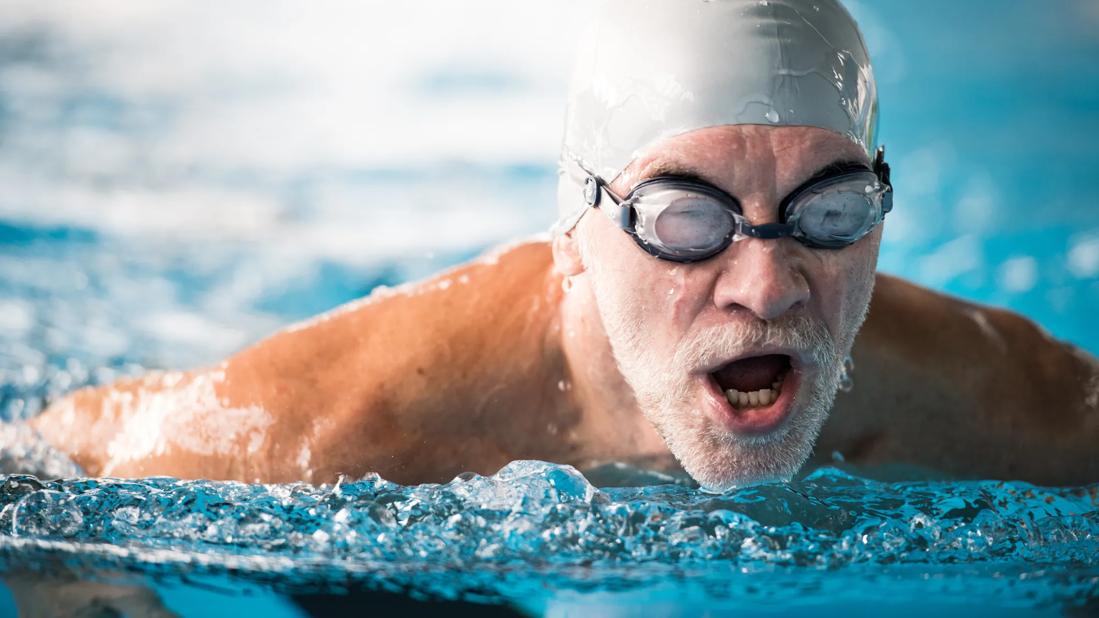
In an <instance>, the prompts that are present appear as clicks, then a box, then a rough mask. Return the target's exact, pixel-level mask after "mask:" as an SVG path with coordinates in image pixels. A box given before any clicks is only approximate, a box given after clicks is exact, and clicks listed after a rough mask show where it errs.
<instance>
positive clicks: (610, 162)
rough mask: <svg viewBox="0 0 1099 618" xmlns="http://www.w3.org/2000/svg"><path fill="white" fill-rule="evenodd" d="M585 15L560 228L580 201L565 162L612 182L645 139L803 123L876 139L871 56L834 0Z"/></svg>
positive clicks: (631, 3)
mask: <svg viewBox="0 0 1099 618" xmlns="http://www.w3.org/2000/svg"><path fill="white" fill-rule="evenodd" d="M584 17H585V18H587V19H588V28H587V31H586V32H585V34H584V35H583V37H582V39H581V43H580V47H579V50H578V53H577V57H576V66H575V70H574V73H573V76H572V85H571V87H570V90H569V104H568V111H567V113H566V116H565V138H564V143H563V145H562V148H561V178H560V183H559V185H558V209H559V214H560V216H561V218H562V220H561V222H560V223H559V227H560V224H566V227H571V224H568V223H567V220H569V219H572V220H573V221H575V218H576V215H578V214H579V213H582V212H583V208H584V207H585V202H584V200H583V198H582V187H583V178H579V179H578V178H576V177H575V173H574V172H570V169H575V168H576V167H577V165H576V164H578V165H579V167H580V168H582V169H583V170H584V171H585V172H589V173H594V174H597V175H599V176H600V177H602V178H603V179H605V180H607V181H611V180H613V179H614V178H615V177H616V176H617V175H618V174H619V173H620V172H621V171H622V170H623V169H624V168H625V167H626V165H627V164H628V163H629V162H630V161H631V160H632V159H633V158H634V157H635V156H636V155H637V154H638V153H639V152H641V151H642V150H643V149H645V148H646V147H648V146H650V145H652V144H654V143H656V142H658V141H660V140H662V139H665V138H668V137H671V136H674V135H679V134H682V133H687V132H689V131H693V130H696V129H702V128H705V127H712V126H719V125H730V124H759V125H776V126H812V127H820V128H824V129H828V130H831V131H835V132H836V133H839V134H842V135H845V136H847V137H848V138H850V139H851V140H853V141H854V142H856V143H857V144H859V145H860V146H862V147H863V148H864V149H865V150H866V151H867V154H868V155H870V154H871V152H872V150H873V148H874V146H875V144H874V138H875V136H874V133H875V129H876V124H877V88H876V86H875V84H874V74H873V72H872V70H871V67H870V57H869V54H868V53H867V51H866V44H865V43H864V42H863V39H862V35H861V34H860V33H859V29H858V26H857V25H856V24H855V21H854V19H852V18H851V15H850V14H848V12H847V10H846V9H844V8H843V6H842V5H841V4H840V3H839V2H838V0H603V1H602V2H599V3H598V4H597V5H596V6H595V7H594V10H593V11H592V12H590V13H588V14H586V15H585V16H584Z"/></svg>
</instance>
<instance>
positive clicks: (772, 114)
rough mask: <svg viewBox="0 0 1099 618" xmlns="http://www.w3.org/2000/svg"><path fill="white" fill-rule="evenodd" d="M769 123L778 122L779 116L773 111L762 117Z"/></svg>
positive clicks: (768, 111)
mask: <svg viewBox="0 0 1099 618" xmlns="http://www.w3.org/2000/svg"><path fill="white" fill-rule="evenodd" d="M763 116H764V117H765V118H766V119H767V120H768V121H769V122H778V121H779V115H778V112H776V111H775V110H773V109H771V110H767V113H766V114H764V115H763Z"/></svg>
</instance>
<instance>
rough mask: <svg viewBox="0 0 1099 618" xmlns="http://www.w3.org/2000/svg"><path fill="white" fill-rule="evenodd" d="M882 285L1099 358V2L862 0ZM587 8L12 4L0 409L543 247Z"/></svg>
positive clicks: (202, 352)
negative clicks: (925, 295) (900, 286)
mask: <svg viewBox="0 0 1099 618" xmlns="http://www.w3.org/2000/svg"><path fill="white" fill-rule="evenodd" d="M847 5H848V7H849V8H850V9H851V11H852V12H853V13H854V14H855V16H856V18H857V19H858V20H859V22H860V24H861V26H862V28H863V31H864V34H865V36H866V39H867V43H868V46H869V47H870V50H871V54H872V56H873V58H874V62H875V70H876V73H877V76H878V84H879V92H880V97H881V126H880V135H881V141H882V142H883V143H884V144H886V145H887V146H888V153H889V157H890V160H891V162H892V164H893V169H894V181H895V185H896V191H897V193H896V209H895V211H894V212H893V214H891V215H890V217H889V219H888V220H887V223H886V233H885V238H886V240H885V243H884V246H883V250H882V255H881V262H880V266H881V269H882V270H884V271H887V272H890V273H895V274H898V275H901V276H904V277H907V278H910V279H912V280H914V281H917V282H919V283H921V284H924V285H927V286H930V287H932V288H935V289H939V290H943V291H946V292H949V293H952V294H957V295H960V296H963V297H965V298H968V299H971V300H974V301H978V302H982V303H991V304H995V305H999V306H1005V307H1009V308H1012V309H1015V310H1017V311H1020V312H1022V313H1024V314H1026V315H1028V316H1030V317H1032V318H1034V319H1035V320H1037V321H1039V322H1040V323H1041V324H1043V325H1044V326H1045V327H1046V328H1047V329H1048V330H1050V331H1051V332H1052V333H1053V334H1054V335H1055V336H1057V337H1061V338H1066V339H1069V340H1072V341H1074V342H1076V343H1078V344H1080V345H1081V346H1083V347H1085V348H1087V349H1089V350H1091V351H1092V352H1099V328H1096V327H1095V326H1094V325H1093V321H1094V320H1095V319H1096V314H1097V313H1099V311H1097V309H1099V203H1097V198H1096V196H1097V195H1099V174H1097V170H1099V166H1097V163H1099V145H1097V144H1096V139H1097V138H1099V63H1097V62H1096V58H1099V2H1096V1H1095V0H1059V1H1058V2H1048V3H1040V2H1031V1H1029V0H1014V1H1010V0H966V1H965V2H957V1H955V0H925V1H923V2H919V3H915V2H911V1H910V0H889V1H886V0H874V1H873V2H869V1H860V2H847ZM583 16H584V2H583V1H582V0H555V1H554V2H545V3H532V2H515V1H514V0H465V1H463V2H454V1H453V0H433V1H420V2H415V3H407V2H384V3H383V2H377V1H354V2H352V1H346V2H342V1H336V0H324V1H314V2H309V3H305V2H293V3H291V2H278V1H274V2H273V1H270V0H264V1H262V2H261V1H259V0H245V1H239V2H233V3H222V2H213V1H204V0H186V1H184V0H163V1H159V2H155V3H152V2H128V1H125V2H124V1H118V2H108V1H104V0H91V1H88V0H84V1H80V2H77V1H67V2H49V3H43V2H39V1H36V0H0V418H4V417H8V418H10V417H20V416H27V415H30V414H33V413H34V412H36V411H37V409H38V407H39V406H40V396H41V394H43V393H45V392H48V391H56V390H65V389H68V388H71V387H72V386H73V385H75V384H79V383H84V382H87V381H95V380H104V379H110V378H111V377H112V375H114V372H117V371H129V370H135V368H136V367H137V366H152V367H165V366H188V365H195V364H199V363H205V362H210V361H213V360H216V359H218V358H220V357H221V356H223V355H225V354H228V353H230V352H232V351H234V350H236V349H239V348H240V347H241V346H244V345H246V344H248V343H249V342H251V341H254V340H256V339H258V338H260V337H262V336H263V335H265V334H267V333H269V332H271V331H272V330H274V329H277V328H278V327H280V326H282V325H285V324H287V323H290V322H292V321H294V320H297V319H300V318H303V317H306V316H309V315H311V314H314V313H316V312H319V311H323V310H326V309H329V308H331V307H333V306H336V305H338V304H340V303H342V302H345V301H347V300H350V299H353V298H356V297H359V296H362V295H363V294H366V293H367V292H369V290H370V289H371V288H373V287H374V286H376V285H378V284H383V283H384V284H393V283H399V282H401V281H404V280H408V279H410V278H416V277H420V276H423V275H426V274H428V273H430V272H432V271H434V270H437V269H439V268H442V267H445V266H448V265H451V264H453V263H456V262H458V261H461V260H465V259H467V258H470V257H472V256H474V255H476V254H478V253H479V252H481V251H483V250H484V249H485V248H487V247H489V246H491V245H494V244H496V243H499V242H503V241H507V240H509V239H514V238H517V237H522V236H526V235H530V234H533V233H537V232H540V231H544V230H546V229H547V228H548V226H549V225H550V223H551V222H552V221H553V218H554V212H555V209H554V194H553V192H554V188H555V175H554V173H555V161H556V157H557V148H558V145H559V139H560V131H561V123H562V119H563V110H564V103H565V88H566V83H567V78H568V72H569V64H570V62H571V53H572V52H571V46H572V44H573V42H574V40H575V38H576V29H577V28H578V27H580V25H581V24H582V21H583Z"/></svg>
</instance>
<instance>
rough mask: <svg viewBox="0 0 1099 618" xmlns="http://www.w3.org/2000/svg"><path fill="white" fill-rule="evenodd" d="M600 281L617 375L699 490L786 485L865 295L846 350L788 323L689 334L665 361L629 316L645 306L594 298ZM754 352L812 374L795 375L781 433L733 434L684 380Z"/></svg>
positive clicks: (800, 323) (827, 404) (812, 434)
mask: <svg viewBox="0 0 1099 618" xmlns="http://www.w3.org/2000/svg"><path fill="white" fill-rule="evenodd" d="M599 279H600V278H599V277H592V291H593V292H594V295H595V301H596V306H597V308H598V310H599V313H600V317H601V319H602V322H603V326H604V329H605V332H606V334H607V338H608V340H609V342H610V346H611V350H612V353H613V355H614V359H615V362H616V364H617V365H618V369H619V372H620V373H621V374H622V376H623V378H624V380H625V381H626V383H627V384H628V385H629V386H630V388H631V389H632V390H633V392H634V395H635V397H636V400H637V403H638V406H639V408H640V409H641V412H642V413H643V414H644V415H645V417H646V418H647V419H648V420H649V422H650V423H652V424H653V426H654V427H655V428H656V430H657V431H658V432H659V433H660V435H661V437H662V438H663V439H664V442H665V443H666V444H667V446H668V449H669V450H670V451H671V452H672V454H673V455H674V456H675V458H676V459H677V460H678V461H679V463H680V465H681V466H683V469H684V470H686V471H687V473H688V474H690V475H691V477H692V478H693V479H694V480H695V481H697V482H698V483H699V484H700V485H701V486H702V488H703V489H705V490H707V491H714V492H723V491H727V490H729V489H731V488H734V487H737V486H743V485H748V484H754V483H760V482H766V481H776V480H779V481H781V480H789V479H790V478H791V477H792V476H793V475H794V474H796V473H797V471H798V470H799V469H800V468H801V466H802V465H803V464H804V463H805V461H806V460H807V459H808V458H809V456H810V455H811V454H812V451H813V445H814V443H815V442H816V439H817V437H818V435H819V433H820V430H821V427H822V426H823V424H824V421H825V420H826V419H827V417H828V413H829V411H830V410H831V409H832V405H833V403H834V402H835V398H836V392H837V390H838V388H839V384H840V378H841V376H842V367H843V359H844V357H845V356H847V354H848V353H849V352H850V349H851V345H852V343H853V341H854V337H855V333H857V332H858V329H859V327H861V325H862V322H863V321H864V320H865V317H866V314H867V310H868V307H869V293H867V295H866V299H865V302H861V303H860V304H856V305H853V306H856V307H862V311H861V312H858V314H857V315H854V316H852V318H851V320H850V322H849V323H848V324H845V325H844V326H845V327H846V328H845V329H844V333H843V335H844V341H843V343H837V342H836V340H835V339H834V338H833V337H832V335H831V334H830V333H829V331H828V329H827V327H826V326H825V325H824V324H823V323H822V322H820V321H818V320H813V319H810V318H808V317H805V316H785V317H782V318H780V319H778V320H774V321H769V322H763V321H758V320H756V321H753V322H744V323H733V324H728V325H722V326H720V327H713V328H709V329H707V330H705V331H702V332H698V333H693V334H691V335H690V336H688V337H687V338H685V339H684V340H683V341H681V342H680V344H679V345H678V346H677V348H676V350H675V352H674V354H673V355H672V357H671V359H668V358H667V355H659V354H654V353H653V351H652V349H651V346H650V345H649V343H648V341H646V340H645V337H644V329H643V328H641V327H640V326H639V325H638V324H636V323H633V321H632V320H631V319H630V318H628V317H627V316H629V315H632V313H631V312H630V311H629V309H630V307H631V305H632V306H633V307H643V304H641V302H643V299H641V298H639V297H638V295H636V294H635V295H631V297H628V298H623V299H621V300H620V301H619V302H616V301H618V300H619V299H615V298H613V297H612V296H609V295H607V294H601V293H600V292H601V291H602V290H600V289H599V287H598V286H599V283H598V280H599ZM871 288H872V285H871ZM852 300H855V301H856V302H857V301H858V300H859V299H852ZM608 305H612V306H613V305H620V307H613V308H612V306H608ZM613 309H624V310H617V311H616V310H613ZM761 346H782V347H789V348H793V349H797V350H801V351H803V353H805V354H806V355H808V357H809V358H810V359H811V360H810V365H811V366H812V368H811V369H810V370H809V371H807V372H806V373H803V374H802V380H801V384H800V386H799V387H798V392H797V393H795V395H794V401H793V405H792V409H791V411H790V416H789V418H788V419H787V420H786V423H785V424H784V425H783V426H782V427H781V428H779V429H777V430H775V431H774V432H772V433H771V434H768V435H765V436H741V435H736V434H733V433H730V432H729V431H728V430H726V429H725V428H723V427H721V426H719V425H718V424H716V423H715V422H714V421H713V420H712V419H711V418H710V417H709V415H708V414H706V412H705V411H703V410H700V409H697V407H696V405H695V402H697V401H699V399H700V397H701V396H702V394H701V393H700V386H699V385H698V383H697V382H694V381H692V380H690V379H689V377H688V373H689V372H690V371H691V370H693V369H695V368H698V367H702V366H709V365H711V364H712V363H713V362H714V361H720V360H721V359H726V358H732V357H736V356H739V355H741V354H743V353H744V352H746V351H748V350H750V349H753V348H758V347H761ZM661 356H663V357H661Z"/></svg>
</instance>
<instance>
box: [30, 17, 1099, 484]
mask: <svg viewBox="0 0 1099 618" xmlns="http://www.w3.org/2000/svg"><path fill="white" fill-rule="evenodd" d="M585 17H586V18H588V19H589V21H590V25H591V31H590V33H589V35H588V36H587V38H586V41H585V43H584V44H583V45H582V46H581V51H580V54H579V56H578V66H577V71H576V74H575V76H574V80H573V86H572V93H571V97H570V107H569V113H568V116H567V120H566V132H565V143H564V148H563V152H562V181H561V186H560V189H559V202H560V204H561V220H560V223H559V224H558V226H556V227H555V230H554V234H553V237H552V240H551V241H549V242H547V241H545V240H535V241H531V242H526V243H521V244H518V245H515V246H511V247H506V248H503V249H500V250H498V251H496V252H494V253H492V254H491V255H489V256H487V257H485V258H482V259H480V260H477V261H475V262H473V263H471V264H468V265H464V266H460V267H457V268H455V269H452V270H450V271H448V272H445V273H442V274H440V275H439V276H437V277H434V278H432V279H430V280H428V281H424V282H419V283H414V284H409V285H406V286H402V287H401V288H398V289H394V290H379V291H376V292H375V293H374V294H372V295H371V296H370V297H368V298H366V299H363V300H361V301H358V302H355V303H352V304H350V305H348V306H345V307H343V308H341V309H338V310H336V311H334V312H332V313H330V314H328V315H325V316H321V317H320V318H317V319H315V320H313V321H311V322H308V323H305V324H301V325H297V326H293V327H291V328H289V329H287V330H285V331H283V332H281V333H278V334H276V335H274V336H272V337H270V338H269V339H267V340H265V341H262V342H260V343H258V344H256V345H255V346H253V347H251V348H249V349H246V350H244V351H242V352H240V353H239V354H237V355H235V356H233V357H232V358H230V359H228V360H226V361H225V362H224V363H222V364H220V365H218V366H216V367H213V368H208V369H200V370H195V371H189V372H182V373H158V374H152V375H149V376H147V377H144V378H140V379H135V380H130V381H124V382H120V383H118V384H115V385H113V386H110V387H106V388H99V389H87V390H83V391H79V392H77V393H74V394H73V395H72V396H70V397H68V398H66V399H64V400H62V401H60V402H57V403H55V404H54V405H52V406H51V407H50V408H49V410H47V411H46V413H44V414H43V415H42V416H40V417H39V418H37V419H35V420H34V421H33V423H32V424H33V427H34V428H36V429H37V431H38V432H39V433H40V434H41V435H42V436H43V437H44V438H45V439H46V440H47V441H49V442H50V443H51V444H53V445H54V446H56V447H58V448H60V449H62V450H64V451H65V452H67V453H69V454H70V455H71V456H72V457H73V458H74V460H75V461H76V462H77V463H79V464H80V465H81V466H83V467H84V469H85V471H86V472H88V473H89V474H95V475H115V476H139V475H151V474H167V475H175V476H181V477H206V478H238V479H242V480H247V481H265V482H270V481H290V480H299V479H304V480H307V481H313V482H322V481H331V480H333V479H334V478H335V477H336V475H337V474H340V473H345V474H348V475H351V476H359V475H362V474H364V473H367V472H370V471H376V472H379V473H380V474H382V476H384V477H386V478H389V479H391V480H395V481H399V482H425V481H444V480H447V479H449V478H451V477H453V476H454V475H455V474H457V473H459V472H462V471H464V470H475V471H478V472H482V473H490V472H493V471H495V470H496V469H497V468H499V467H500V466H502V465H503V464H505V463H507V462H509V461H511V460H514V459H543V460H549V461H556V462H561V463H569V464H574V465H576V466H578V467H581V468H589V467H592V466H595V465H598V464H599V463H602V462H608V461H626V462H631V463H634V464H637V465H642V466H645V467H649V468H656V469H662V470H670V471H674V470H678V469H682V470H685V471H686V472H687V473H688V474H690V475H691V476H692V477H693V478H694V479H695V480H697V481H698V482H699V483H700V484H701V485H702V486H703V487H704V488H707V489H710V490H715V491H720V490H724V489H727V488H729V487H732V486H735V485H737V484H742V483H749V482H755V481H759V480H766V479H776V478H778V479H781V478H788V477H790V476H791V475H793V474H795V473H796V472H797V471H798V470H799V468H801V467H802V466H803V465H804V464H805V462H806V461H807V460H808V459H809V458H810V457H811V456H812V460H811V462H812V463H813V464H819V463H822V462H827V461H830V460H832V458H833V457H834V456H838V455H842V457H843V458H844V459H845V460H846V461H848V462H852V463H859V464H874V465H877V464H898V465H904V466H915V467H919V468H926V469H931V470H935V471H938V472H939V473H943V474H949V475H967V476H979V477H1011V478H1022V479H1028V480H1032V481H1036V482H1040V483H1082V482H1087V481H1094V480H1096V479H1097V478H1099V455H1097V451H1096V449H1095V448H1094V445H1095V444H1096V443H1097V442H1099V364H1097V362H1096V360H1095V359H1094V358H1092V357H1091V356H1089V355H1087V354H1085V353H1083V352H1080V351H1078V350H1076V349H1074V348H1072V347H1071V346H1068V345H1065V344H1062V343H1059V342H1056V341H1053V340H1052V339H1050V338H1049V337H1048V336H1047V335H1046V334H1045V333H1044V332H1042V331H1041V330H1040V329H1039V328H1037V327H1036V326H1035V325H1033V324H1032V323H1031V322H1029V321H1027V320H1026V319H1024V318H1021V317H1019V316H1016V315H1013V314H1010V313H1007V312H1004V311H998V310H994V309H988V308H983V307H978V306H974V305H971V304H968V303H965V302H962V301H959V300H955V299H950V298H947V297H944V296H941V295H939V294H936V293H934V292H931V291H927V290H923V289H920V288H918V287H916V286H913V285H911V284H907V283H905V282H902V281H900V280H897V279H894V278H890V277H886V276H881V275H877V276H876V275H875V264H876V260H877V254H878V245H879V242H880V239H881V230H882V223H883V220H884V219H885V217H886V215H887V213H888V211H889V209H890V208H891V204H892V186H891V183H890V177H889V168H888V165H887V164H886V163H885V161H884V158H883V154H882V151H881V150H879V149H875V147H874V141H875V140H874V134H873V133H874V127H875V123H876V105H877V95H876V90H875V85H874V80H873V75H872V72H871V68H870V64H869V60H868V55H867V52H866V49H865V45H864V44H863V41H862V38H861V35H860V34H859V32H858V29H857V26H856V25H855V24H854V22H853V21H852V20H851V18H850V16H849V15H848V14H847V13H846V11H845V10H844V9H843V8H842V7H841V6H840V5H839V4H838V2H837V1H836V0H813V1H810V0H797V1H795V0H769V1H768V0H762V1H758V2H757V1H755V0H752V1H747V0H715V1H710V0H614V1H612V2H607V3H604V4H603V5H601V7H600V8H599V9H598V10H595V11H593V12H592V13H591V14H590V15H587V16H585ZM517 199H521V196H517ZM868 308H869V314H868V313H867V311H868ZM860 329H861V330H860ZM856 334H858V338H857V339H856ZM849 359H850V360H851V361H853V362H850V361H849ZM841 386H843V387H844V388H845V390H848V389H849V392H844V393H842V394H841V395H840V396H839V397H838V398H837V397H836V393H837V390H838V389H840V387H841ZM833 404H834V405H833ZM829 410H832V412H831V418H830V420H829V422H828V423H827V425H824V423H825V420H826V418H828V417H829ZM822 426H823V432H822V431H821V428H822ZM818 434H819V436H818ZM814 444H815V450H814ZM814 453H815V455H814ZM834 454H835V455H834Z"/></svg>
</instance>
